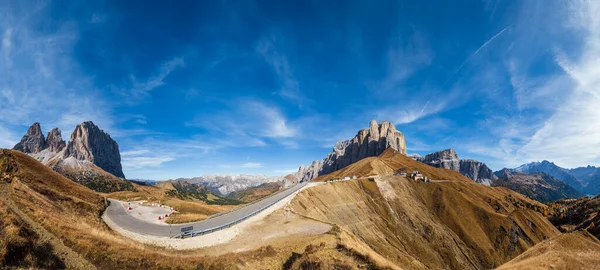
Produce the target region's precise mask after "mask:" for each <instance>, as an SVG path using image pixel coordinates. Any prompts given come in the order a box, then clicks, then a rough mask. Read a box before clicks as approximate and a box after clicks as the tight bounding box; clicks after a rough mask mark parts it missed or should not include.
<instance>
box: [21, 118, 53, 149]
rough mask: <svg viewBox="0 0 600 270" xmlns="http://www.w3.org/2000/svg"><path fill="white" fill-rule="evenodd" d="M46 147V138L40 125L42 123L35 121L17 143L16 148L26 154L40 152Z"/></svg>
mask: <svg viewBox="0 0 600 270" xmlns="http://www.w3.org/2000/svg"><path fill="white" fill-rule="evenodd" d="M45 148H46V139H45V138H44V134H43V133H42V128H41V127H40V123H38V122H35V123H33V125H31V127H29V129H28V130H27V133H25V135H23V138H21V141H20V142H19V143H17V145H15V147H14V149H15V150H18V151H21V152H23V153H26V154H35V153H39V152H41V151H42V150H44V149H45Z"/></svg>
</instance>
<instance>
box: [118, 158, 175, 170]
mask: <svg viewBox="0 0 600 270" xmlns="http://www.w3.org/2000/svg"><path fill="white" fill-rule="evenodd" d="M172 160H174V158H172V157H144V156H138V157H124V158H123V159H122V161H121V164H123V168H124V169H126V170H137V169H145V168H157V167H161V166H162V165H163V163H165V162H169V161H172Z"/></svg>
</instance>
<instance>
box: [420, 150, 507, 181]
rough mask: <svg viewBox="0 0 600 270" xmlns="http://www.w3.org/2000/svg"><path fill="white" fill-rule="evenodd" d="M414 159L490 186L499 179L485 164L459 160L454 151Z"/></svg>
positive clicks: (443, 151)
mask: <svg viewBox="0 0 600 270" xmlns="http://www.w3.org/2000/svg"><path fill="white" fill-rule="evenodd" d="M413 159H415V160H417V161H421V162H423V163H425V164H427V165H430V166H433V167H437V168H444V169H448V170H453V171H457V172H460V173H461V174H463V175H465V176H467V177H469V178H470V179H471V180H473V181H475V182H477V183H480V184H484V185H488V186H489V185H491V183H492V182H493V181H494V180H496V179H497V177H496V175H494V172H493V171H492V170H491V169H490V168H488V166H487V165H486V164H485V163H483V162H480V161H477V160H472V159H459V158H458V154H457V153H456V151H454V149H446V150H442V151H439V152H434V153H431V154H428V155H426V156H424V157H420V156H414V157H413Z"/></svg>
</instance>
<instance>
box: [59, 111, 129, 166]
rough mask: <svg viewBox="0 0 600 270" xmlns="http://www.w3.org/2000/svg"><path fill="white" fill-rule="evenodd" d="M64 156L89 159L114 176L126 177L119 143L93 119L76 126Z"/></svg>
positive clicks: (65, 157)
mask: <svg viewBox="0 0 600 270" xmlns="http://www.w3.org/2000/svg"><path fill="white" fill-rule="evenodd" d="M62 157H63V159H67V158H69V157H74V158H75V159H77V160H85V161H89V162H92V163H93V164H95V165H96V166H98V167H100V168H102V169H103V170H105V171H106V172H108V173H110V174H112V175H114V176H117V177H121V178H125V175H124V174H123V169H122V167H121V154H120V153H119V145H118V144H117V142H116V141H115V140H113V139H112V138H111V137H110V135H109V134H107V133H105V132H104V131H103V130H101V129H100V128H98V126H96V125H95V124H94V123H92V122H91V121H87V122H83V123H82V124H80V125H78V126H77V127H75V131H73V134H71V139H70V140H69V143H68V144H67V147H66V148H65V151H64V153H63V155H62Z"/></svg>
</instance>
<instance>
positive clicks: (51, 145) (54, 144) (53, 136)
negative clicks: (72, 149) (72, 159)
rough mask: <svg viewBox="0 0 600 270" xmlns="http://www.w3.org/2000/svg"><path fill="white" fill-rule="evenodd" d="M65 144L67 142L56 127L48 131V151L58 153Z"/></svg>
mask: <svg viewBox="0 0 600 270" xmlns="http://www.w3.org/2000/svg"><path fill="white" fill-rule="evenodd" d="M66 145H67V144H66V143H65V141H64V140H63V139H62V135H61V133H60V130H58V128H53V129H52V130H51V131H50V132H48V137H47V140H46V146H47V147H48V150H49V151H50V152H54V153H58V152H60V151H61V150H63V148H65V146H66Z"/></svg>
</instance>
